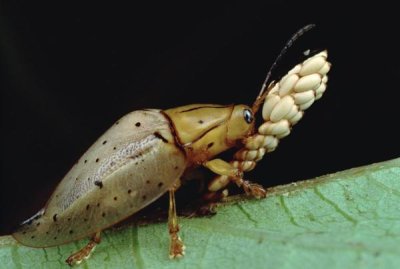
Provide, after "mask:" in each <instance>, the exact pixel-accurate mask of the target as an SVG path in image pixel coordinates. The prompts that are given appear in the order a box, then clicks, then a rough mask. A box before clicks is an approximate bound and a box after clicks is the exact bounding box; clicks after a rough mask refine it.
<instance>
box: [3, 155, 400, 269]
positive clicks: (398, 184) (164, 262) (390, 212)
mask: <svg viewBox="0 0 400 269" xmlns="http://www.w3.org/2000/svg"><path fill="white" fill-rule="evenodd" d="M268 191H269V195H268V197H267V198H266V199H262V200H249V199H242V200H240V199H239V200H237V201H231V202H228V203H227V204H226V205H222V206H220V207H219V208H218V210H217V211H218V213H217V214H216V215H215V216H213V217H211V218H193V219H183V218H181V219H180V224H181V237H182V239H183V240H184V242H185V245H186V256H185V257H184V258H183V259H180V260H169V258H168V244H169V238H168V233H167V225H166V223H159V224H150V225H147V226H141V227H136V226H129V227H126V228H124V229H121V230H110V231H106V232H105V233H103V237H102V243H101V244H100V245H99V246H98V247H97V248H96V250H95V252H94V253H93V255H92V256H91V257H90V259H88V260H87V261H84V262H82V264H81V265H79V266H75V268H88V269H91V268H95V269H100V268H174V269H175V268H176V269H178V268H326V269H329V268H398V267H397V266H398V265H399V264H400V158H399V159H395V160H391V161H386V162H382V163H377V164H372V165H369V166H364V167H359V168H354V169H350V170H346V171H343V172H339V173H335V174H331V175H327V176H323V177H319V178H316V179H312V180H307V181H302V182H298V183H293V184H289V185H284V186H278V187H274V188H271V189H269V190H268ZM86 243H87V241H86V240H82V241H79V242H76V243H72V244H68V245H63V246H59V247H53V248H46V249H34V248H29V247H24V246H21V245H20V244H18V243H17V242H16V241H15V240H14V239H13V238H12V237H10V236H3V237H0V268H7V269H8V268H68V266H67V265H66V264H65V262H64V260H65V259H66V258H67V257H68V256H69V255H70V254H71V253H72V252H75V251H76V250H78V249H79V248H81V247H82V246H84V245H85V244H86Z"/></svg>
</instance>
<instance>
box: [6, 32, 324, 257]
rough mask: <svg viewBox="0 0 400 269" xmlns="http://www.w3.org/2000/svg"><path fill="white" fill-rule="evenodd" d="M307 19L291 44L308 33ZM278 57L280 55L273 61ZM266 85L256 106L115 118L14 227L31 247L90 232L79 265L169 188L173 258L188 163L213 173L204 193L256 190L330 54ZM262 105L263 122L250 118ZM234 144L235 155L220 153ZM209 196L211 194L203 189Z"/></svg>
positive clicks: (320, 82) (318, 91) (178, 246)
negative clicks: (259, 170)
mask: <svg viewBox="0 0 400 269" xmlns="http://www.w3.org/2000/svg"><path fill="white" fill-rule="evenodd" d="M310 28H312V26H306V27H304V28H303V29H301V30H300V31H298V32H297V33H296V34H295V35H294V36H293V37H292V38H291V39H290V40H289V42H288V43H287V44H286V46H285V47H284V49H283V50H282V52H281V54H279V56H278V58H277V61H278V60H279V59H280V57H281V56H282V55H283V53H284V52H285V51H286V50H287V48H288V47H290V46H291V44H292V43H293V41H294V40H295V39H297V38H298V37H299V36H300V35H302V34H303V33H304V32H305V31H308V30H309V29H310ZM277 61H276V62H277ZM276 62H275V63H274V64H273V65H272V67H271V69H270V71H269V72H268V75H267V78H266V80H265V82H264V83H263V87H262V89H261V91H260V93H259V95H258V96H257V99H256V101H255V102H254V104H253V105H252V107H249V106H246V105H215V104H193V105H187V106H182V107H177V108H172V109H167V110H157V109H144V110H138V111H134V112H131V113H129V114H127V115H125V116H124V117H122V118H121V119H120V120H118V121H117V122H116V123H115V124H114V125H113V126H112V127H111V128H110V129H109V130H107V131H106V132H105V133H104V134H103V135H102V136H101V137H100V138H99V139H98V140H97V141H96V142H95V143H94V144H93V145H92V146H91V147H90V148H89V149H88V150H87V151H86V152H85V153H84V154H83V156H82V157H81V158H80V159H79V160H78V162H77V163H76V164H75V165H74V166H73V167H72V168H71V170H70V171H69V172H68V173H67V174H66V175H65V177H64V178H63V180H62V181H61V182H60V184H59V185H58V186H57V188H56V190H55V191H54V193H53V194H52V196H51V197H50V199H49V201H48V202H47V203H46V205H45V207H44V208H43V209H42V210H40V211H39V212H38V213H37V214H36V215H35V216H33V217H32V218H30V219H28V220H27V221H25V222H23V223H22V225H21V227H20V228H19V229H18V230H17V231H16V232H15V233H13V236H14V238H15V239H16V240H17V241H19V242H20V243H22V244H23V245H26V246H31V247H50V246H57V245H61V244H65V243H68V242H71V241H75V240H78V239H81V238H84V237H88V236H91V237H92V239H91V240H90V242H89V243H88V244H87V245H86V246H85V247H84V248H83V249H81V250H80V251H78V252H76V253H74V254H72V255H71V256H70V257H69V258H68V259H67V263H68V264H70V265H72V264H76V263H80V262H81V261H82V260H83V259H85V258H87V257H88V256H89V255H90V253H91V252H92V251H93V249H94V247H95V246H96V244H98V243H99V242H100V232H101V231H102V230H104V229H106V228H108V227H110V226H112V225H113V224H115V223H117V222H119V221H121V220H123V219H125V218H127V217H129V216H130V215H132V214H135V213H136V212H137V211H139V210H140V209H142V208H144V207H146V206H147V205H149V204H150V203H152V202H153V201H155V200H156V199H158V198H159V197H160V196H161V195H163V194H164V193H165V192H167V191H168V192H169V198H170V203H169V211H168V213H169V215H168V228H169V233H170V250H169V254H170V257H171V258H175V257H181V256H183V255H184V245H183V242H182V240H181V239H180V237H179V234H178V233H179V225H178V222H177V215H176V208H175V198H174V193H175V191H176V189H178V188H179V186H180V177H181V176H182V174H183V173H184V172H185V170H186V169H187V168H193V167H197V166H204V167H206V168H208V169H209V170H211V171H212V172H214V173H215V174H216V177H215V178H214V179H213V180H212V181H211V182H210V184H209V185H208V191H209V193H208V197H212V196H213V195H215V194H217V193H225V192H223V191H224V189H225V188H226V186H227V185H228V184H229V183H230V182H233V183H236V184H237V185H238V186H239V187H241V188H243V190H244V191H245V192H246V193H247V194H249V195H253V196H255V197H258V198H260V197H264V196H265V194H266V193H265V190H264V188H263V187H262V186H260V185H258V184H254V183H252V182H250V181H247V180H244V178H243V173H244V172H246V171H250V170H252V169H254V167H255V165H256V163H257V162H258V161H260V160H261V159H262V157H263V156H264V154H266V153H268V152H271V151H273V150H275V148H276V147H277V145H278V142H279V140H280V139H281V138H283V137H285V136H287V135H288V134H289V133H290V131H291V128H292V126H293V125H294V124H296V123H297V122H298V121H299V120H300V119H301V118H302V117H303V114H304V110H306V109H307V108H309V107H310V106H311V105H312V104H313V102H314V101H315V100H317V99H319V98H321V96H322V94H323V93H324V92H325V90H326V83H327V73H328V71H329V70H330V63H329V62H328V61H327V52H326V51H322V52H320V53H318V54H315V55H313V56H311V57H309V58H308V59H306V60H305V61H304V62H303V63H301V64H298V65H296V66H295V67H294V68H293V69H292V70H290V71H289V72H288V74H287V75H285V76H284V77H283V78H282V79H280V81H278V82H271V83H269V84H268V82H269V78H270V75H271V70H273V68H274V66H275V64H276ZM261 105H262V109H261V110H262V112H261V113H260V114H262V118H263V123H262V125H261V126H259V127H257V128H256V126H255V120H254V116H255V115H256V113H257V111H258V110H259V108H260V107H261ZM233 147H237V148H238V151H237V152H236V153H235V155H234V157H233V160H232V161H230V162H228V161H225V160H222V159H221V158H218V155H219V154H220V153H222V152H224V151H226V150H228V149H230V148H233ZM206 196H207V195H206Z"/></svg>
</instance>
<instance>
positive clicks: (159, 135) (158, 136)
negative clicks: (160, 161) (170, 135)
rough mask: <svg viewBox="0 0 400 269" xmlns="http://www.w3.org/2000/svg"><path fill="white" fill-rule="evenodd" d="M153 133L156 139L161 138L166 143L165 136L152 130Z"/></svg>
mask: <svg viewBox="0 0 400 269" xmlns="http://www.w3.org/2000/svg"><path fill="white" fill-rule="evenodd" d="M154 135H155V137H157V138H158V139H161V140H162V142H164V143H168V140H167V139H166V138H165V137H163V136H162V135H161V134H160V133H159V132H154Z"/></svg>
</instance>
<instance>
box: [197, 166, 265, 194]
mask: <svg viewBox="0 0 400 269" xmlns="http://www.w3.org/2000/svg"><path fill="white" fill-rule="evenodd" d="M204 166H205V167H207V168H208V169H210V170H211V171H213V172H214V173H216V174H218V175H219V176H217V177H216V178H215V179H214V180H213V181H211V183H210V185H209V186H208V189H209V191H214V192H215V191H218V190H220V189H222V188H224V187H225V186H226V185H227V184H228V183H229V182H230V181H233V182H235V183H236V185H238V186H239V187H241V188H243V190H244V191H245V192H246V194H248V195H252V196H254V197H256V198H262V197H265V195H266V191H265V189H264V188H263V187H262V186H261V185H259V184H255V183H252V182H250V181H248V180H244V179H243V171H242V170H241V169H240V168H237V167H235V166H234V164H232V163H228V162H226V161H224V160H221V159H214V160H211V161H208V162H206V163H204Z"/></svg>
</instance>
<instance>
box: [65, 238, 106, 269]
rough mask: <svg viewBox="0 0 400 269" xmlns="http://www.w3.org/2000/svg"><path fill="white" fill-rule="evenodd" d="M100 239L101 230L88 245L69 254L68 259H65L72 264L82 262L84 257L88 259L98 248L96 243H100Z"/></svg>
mask: <svg viewBox="0 0 400 269" xmlns="http://www.w3.org/2000/svg"><path fill="white" fill-rule="evenodd" d="M100 241H101V238H100V232H97V233H95V234H94V235H93V237H92V238H91V239H90V241H89V243H88V244H87V245H86V246H84V247H83V248H82V249H81V250H79V251H77V252H75V253H74V254H72V255H71V256H69V257H68V259H66V260H65V261H66V262H67V263H68V265H70V266H72V265H75V264H80V263H81V262H82V261H83V260H84V259H88V258H89V257H90V254H92V252H93V251H94V249H95V248H96V245H97V244H100Z"/></svg>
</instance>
